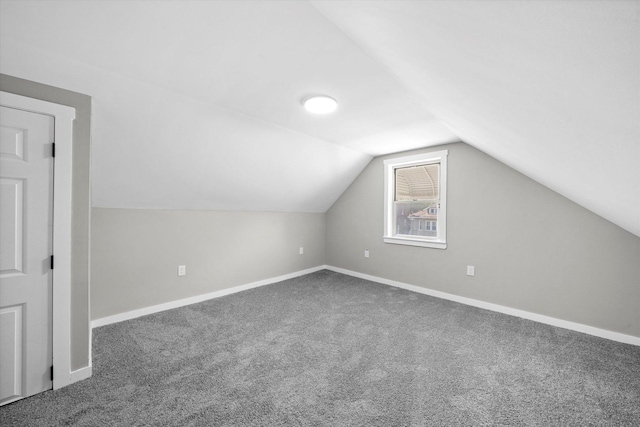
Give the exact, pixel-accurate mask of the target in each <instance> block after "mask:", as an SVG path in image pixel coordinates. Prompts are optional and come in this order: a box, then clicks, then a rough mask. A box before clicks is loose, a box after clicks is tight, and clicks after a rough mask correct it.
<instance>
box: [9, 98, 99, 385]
mask: <svg viewBox="0 0 640 427" xmlns="http://www.w3.org/2000/svg"><path fill="white" fill-rule="evenodd" d="M0 105H2V106H5V107H10V108H16V109H19V110H25V111H30V112H33V113H39V114H46V115H48V116H52V117H53V118H54V119H55V125H54V141H55V143H56V156H55V161H54V170H53V194H54V198H53V253H54V254H55V268H54V270H53V272H52V276H53V292H52V294H53V325H52V326H53V337H52V339H53V388H54V389H58V388H61V387H64V386H66V385H69V384H71V383H72V382H73V380H74V378H72V375H71V184H72V154H73V121H74V120H75V117H76V110H75V108H72V107H68V106H65V105H59V104H54V103H52V102H47V101H41V100H39V99H34V98H28V97H25V96H21V95H15V94H12V93H8V92H0ZM89 361H91V357H89Z"/></svg>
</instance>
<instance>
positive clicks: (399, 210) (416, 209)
mask: <svg viewBox="0 0 640 427" xmlns="http://www.w3.org/2000/svg"><path fill="white" fill-rule="evenodd" d="M437 207H438V201H437V200H422V201H403V202H395V203H394V217H395V226H396V227H395V228H396V234H404V235H409V236H427V237H436V236H437V221H438V209H437ZM431 212H433V213H431ZM425 220H426V221H425Z"/></svg>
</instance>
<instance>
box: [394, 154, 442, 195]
mask: <svg viewBox="0 0 640 427" xmlns="http://www.w3.org/2000/svg"><path fill="white" fill-rule="evenodd" d="M395 174H396V182H395V198H394V200H396V201H405V200H434V199H435V200H437V199H439V198H440V183H439V181H440V163H432V164H428V165H419V166H410V167H406V168H397V169H396V170H395Z"/></svg>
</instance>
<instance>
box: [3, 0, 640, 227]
mask: <svg viewBox="0 0 640 427" xmlns="http://www.w3.org/2000/svg"><path fill="white" fill-rule="evenodd" d="M0 7H1V9H0V12H1V13H0V72H2V73H5V74H11V75H14V76H17V77H22V78H26V79H31V80H35V81H38V82H42V83H46V84H50V85H54V86H59V87H63V88H65V89H69V90H74V91H78V92H82V93H86V94H88V95H91V96H92V97H93V104H94V105H93V108H94V113H93V137H92V138H93V141H92V150H93V154H92V179H93V200H94V202H93V203H94V206H101V207H132V208H172V209H224V210H259V211H266V210H275V211H301V212H324V211H326V210H327V209H328V208H329V207H330V206H331V204H332V203H333V202H334V201H335V200H336V199H337V197H339V195H340V194H341V193H342V192H343V191H344V189H345V188H346V187H347V186H348V185H349V184H350V183H351V182H352V180H353V179H354V178H355V177H356V176H357V175H358V174H359V173H360V171H361V170H362V169H363V168H364V167H365V166H366V164H367V163H368V162H369V160H370V159H371V158H372V156H376V155H380V154H387V153H393V152H399V151H404V150H408V149H412V148H419V147H426V146H432V145H436V144H441V143H447V142H452V141H457V140H459V139H462V140H463V141H465V142H467V143H469V144H470V145H473V146H475V147H476V148H478V149H480V150H482V151H484V152H486V153H488V154H489V155H491V156H493V157H495V158H497V159H498V160H500V161H502V162H504V163H506V164H507V165H509V166H511V167H513V168H515V169H516V170H519V171H520V172H522V173H524V174H526V175H528V176H529V177H531V178H533V179H535V180H537V181H538V182H540V183H542V184H544V185H546V186H548V187H549V188H551V189H553V190H555V191H557V192H559V193H560V194H563V195H564V196H566V197H568V198H569V199H571V200H573V201H575V202H577V203H579V204H581V205H582V206H584V207H586V208H588V209H590V210H592V211H593V212H595V213H597V214H599V215H601V216H603V217H604V218H607V219H609V220H610V221H612V222H614V223H616V224H618V225H619V226H621V227H623V228H625V229H627V230H629V231H631V232H632V233H634V234H636V235H640V124H639V123H640V120H639V118H640V43H639V40H640V24H639V22H640V3H639V2H617V1H602V2H600V1H584V2H546V1H519V2H504V1H469V2H467V1H424V2H421V1H407V2H404V1H342V2H337V1H311V2H307V1H240V2H238V1H160V2H156V1H128V2H119V1H101V2H77V1H47V2H45V1H35V2H30V1H5V0H2V1H1V2H0ZM313 93H324V94H328V95H330V96H333V97H334V98H336V99H337V100H338V102H339V109H338V111H337V112H336V113H334V114H332V115H329V116H312V115H309V114H307V113H305V111H304V110H303V109H302V108H301V105H300V100H301V99H302V98H303V97H305V96H307V95H309V94H313Z"/></svg>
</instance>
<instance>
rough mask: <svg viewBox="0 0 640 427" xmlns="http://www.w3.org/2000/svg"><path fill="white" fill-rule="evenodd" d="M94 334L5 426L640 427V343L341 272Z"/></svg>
mask: <svg viewBox="0 0 640 427" xmlns="http://www.w3.org/2000/svg"><path fill="white" fill-rule="evenodd" d="M93 336H94V345H93V351H94V356H93V366H94V375H93V377H92V378H90V379H88V380H85V381H82V382H80V383H76V384H73V385H71V386H69V387H66V388H64V389H61V390H57V391H50V392H45V393H42V394H40V395H37V396H34V397H32V398H28V399H24V400H22V401H18V402H15V403H12V404H9V405H6V406H4V407H2V408H0V424H1V425H2V426H26V425H28V426H47V425H78V426H115V425H117V426H213V425H216V426H226V425H234V426H235V425H254V426H257V425H260V426H280V425H293V426H297V425H304V426H306V425H313V426H326V425H332V426H423V425H429V426H435V425H438V426H445V425H508V426H516V425H544V426H549V425H552V426H570V425H574V426H586V425H611V426H621V425H629V426H632V425H633V426H639V425H640V347H635V346H631V345H625V344H620V343H616V342H612V341H608V340H604V339H600V338H595V337H591V336H588V335H584V334H580V333H577V332H572V331H568V330H564V329H559V328H555V327H552V326H546V325H542V324H537V323H534V322H531V321H528V320H523V319H518V318H515V317H510V316H506V315H502V314H498V313H493V312H489V311H484V310H480V309H476V308H473V307H468V306H464V305H460V304H457V303H453V302H449V301H444V300H439V299H436V298H432V297H428V296H425V295H421V294H416V293H412V292H409V291H404V290H400V289H396V288H393V287H389V286H385V285H380V284H377V283H373V282H368V281H365V280H361V279H357V278H353V277H349V276H345V275H341V274H338V273H334V272H330V271H326V270H325V271H319V272H317V273H313V274H310V275H307V276H303V277H300V278H296V279H292V280H287V281H284V282H281V283H277V284H273V285H269V286H265V287H261V288H257V289H253V290H249V291H246V292H241V293H237V294H233V295H230V296H226V297H223V298H219V299H215V300H211V301H207V302H203V303H200V304H195V305H192V306H188V307H183V308H179V309H175V310H170V311H166V312H163V313H158V314H153V315H150V316H146V317H142V318H139V319H135V320H130V321H127V322H122V323H118V324H114V325H109V326H104V327H101V328H98V329H96V330H94V335H93Z"/></svg>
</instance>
